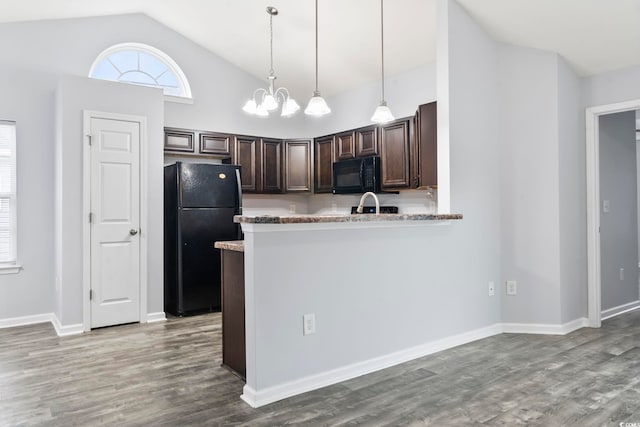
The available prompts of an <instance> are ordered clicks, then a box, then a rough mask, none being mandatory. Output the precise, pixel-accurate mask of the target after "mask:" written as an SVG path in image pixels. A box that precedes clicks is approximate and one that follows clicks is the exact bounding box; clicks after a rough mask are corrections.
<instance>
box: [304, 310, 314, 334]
mask: <svg viewBox="0 0 640 427" xmlns="http://www.w3.org/2000/svg"><path fill="white" fill-rule="evenodd" d="M315 333H316V315H315V314H313V313H310V314H305V315H304V316H302V335H311V334H315Z"/></svg>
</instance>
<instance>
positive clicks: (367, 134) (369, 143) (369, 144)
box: [356, 126, 378, 157]
mask: <svg viewBox="0 0 640 427" xmlns="http://www.w3.org/2000/svg"><path fill="white" fill-rule="evenodd" d="M356 141H357V143H358V151H357V152H356V154H357V157H367V156H377V155H378V129H377V127H376V126H367V127H364V128H360V129H356Z"/></svg>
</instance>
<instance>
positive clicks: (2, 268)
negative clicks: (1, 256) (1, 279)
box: [0, 264, 22, 274]
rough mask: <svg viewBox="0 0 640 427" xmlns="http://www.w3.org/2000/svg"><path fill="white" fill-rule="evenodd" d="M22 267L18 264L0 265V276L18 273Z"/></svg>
mask: <svg viewBox="0 0 640 427" xmlns="http://www.w3.org/2000/svg"><path fill="white" fill-rule="evenodd" d="M20 270H22V266H21V265H19V264H12V265H0V274H16V273H20Z"/></svg>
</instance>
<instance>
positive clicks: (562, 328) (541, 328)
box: [501, 317, 589, 335]
mask: <svg viewBox="0 0 640 427" xmlns="http://www.w3.org/2000/svg"><path fill="white" fill-rule="evenodd" d="M501 326H502V332H504V333H506V334H540V335H566V334H568V333H570V332H573V331H575V330H578V329H580V328H584V327H586V326H589V321H588V319H587V318H585V317H582V318H580V319H576V320H572V321H571V322H567V323H565V324H563V325H554V324H544V323H542V324H541V323H538V324H536V323H503V324H502V325H501Z"/></svg>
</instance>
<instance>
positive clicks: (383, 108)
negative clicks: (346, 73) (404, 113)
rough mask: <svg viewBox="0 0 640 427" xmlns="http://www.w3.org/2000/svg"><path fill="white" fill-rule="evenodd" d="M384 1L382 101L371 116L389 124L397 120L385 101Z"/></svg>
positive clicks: (382, 8) (382, 10)
mask: <svg viewBox="0 0 640 427" xmlns="http://www.w3.org/2000/svg"><path fill="white" fill-rule="evenodd" d="M383 1H384V0H380V41H381V43H380V45H381V51H382V61H381V62H382V99H381V100H380V105H378V107H377V108H376V111H374V112H373V116H371V121H372V122H374V123H388V122H390V121H392V120H394V119H395V117H393V114H391V110H390V109H389V107H387V101H385V100H384V7H383V4H382V3H383Z"/></svg>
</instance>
